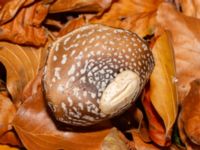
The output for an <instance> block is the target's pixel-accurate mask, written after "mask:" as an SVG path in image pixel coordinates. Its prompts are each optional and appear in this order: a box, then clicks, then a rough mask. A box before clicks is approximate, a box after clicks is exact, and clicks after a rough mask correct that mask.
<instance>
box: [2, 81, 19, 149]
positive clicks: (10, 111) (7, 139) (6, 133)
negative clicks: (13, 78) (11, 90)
mask: <svg viewBox="0 0 200 150" xmlns="http://www.w3.org/2000/svg"><path fill="white" fill-rule="evenodd" d="M15 113H16V108H15V106H14V104H13V103H12V101H11V99H10V98H9V94H8V92H7V90H6V85H5V84H3V82H2V81H0V144H9V145H15V146H19V145H20V142H19V139H18V137H17V136H16V134H15V132H13V127H12V121H13V118H14V115H15Z"/></svg>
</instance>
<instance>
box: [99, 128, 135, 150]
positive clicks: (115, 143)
mask: <svg viewBox="0 0 200 150" xmlns="http://www.w3.org/2000/svg"><path fill="white" fill-rule="evenodd" d="M101 150H136V149H135V145H134V142H133V141H129V140H127V139H126V137H125V136H124V135H123V133H121V132H120V131H118V130H117V129H116V128H113V129H112V130H111V131H110V133H109V134H108V135H107V136H106V137H105V139H104V141H103V144H102V147H101Z"/></svg>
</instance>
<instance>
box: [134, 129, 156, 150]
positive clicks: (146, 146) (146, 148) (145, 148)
mask: <svg viewBox="0 0 200 150" xmlns="http://www.w3.org/2000/svg"><path fill="white" fill-rule="evenodd" d="M131 134H132V136H133V141H134V143H135V148H136V149H137V150H160V148H158V147H157V146H155V145H153V144H152V143H146V142H144V141H143V140H142V139H141V138H140V133H139V132H138V131H137V130H135V129H133V130H131Z"/></svg>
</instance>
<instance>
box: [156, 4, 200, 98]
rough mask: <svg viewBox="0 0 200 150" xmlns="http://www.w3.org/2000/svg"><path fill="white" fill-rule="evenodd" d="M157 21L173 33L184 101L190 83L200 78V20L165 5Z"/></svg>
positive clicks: (160, 10)
mask: <svg viewBox="0 0 200 150" xmlns="http://www.w3.org/2000/svg"><path fill="white" fill-rule="evenodd" d="M166 12H167V15H166ZM172 20H173V21H172ZM157 21H158V23H159V24H160V25H161V26H162V27H164V28H165V29H167V30H169V31H170V32H171V33H172V42H173V43H172V44H173V47H174V52H175V59H176V70H177V78H178V92H179V100H181V101H182V100H183V99H184V97H185V96H186V95H187V93H188V92H189V90H190V82H191V81H193V80H195V79H197V78H199V77H200V69H199V68H200V61H199V57H200V49H199V47H200V26H199V24H200V20H199V19H196V18H193V17H187V16H184V15H183V14H181V13H178V12H177V11H176V10H175V8H174V7H173V6H172V5H170V4H168V3H163V4H161V5H160V7H159V9H158V12H157Z"/></svg>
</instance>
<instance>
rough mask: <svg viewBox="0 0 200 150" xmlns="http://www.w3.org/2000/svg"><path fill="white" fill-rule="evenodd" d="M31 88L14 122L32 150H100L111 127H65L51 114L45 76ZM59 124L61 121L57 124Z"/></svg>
mask: <svg viewBox="0 0 200 150" xmlns="http://www.w3.org/2000/svg"><path fill="white" fill-rule="evenodd" d="M29 85H32V86H33V89H32V88H26V89H31V90H32V92H28V93H32V95H30V96H29V97H28V98H27V100H26V101H25V102H24V103H23V104H22V105H21V107H20V108H19V109H18V112H17V115H16V116H15V118H14V121H13V125H14V128H15V129H16V131H17V133H18V135H19V137H20V139H21V140H22V143H23V144H24V146H25V147H26V148H27V149H31V150H38V149H42V150H55V149H66V150H76V149H77V150H99V148H100V146H101V143H102V141H103V139H104V137H105V136H106V135H107V134H108V132H109V130H108V129H104V130H98V131H88V132H72V131H66V130H61V129H59V128H58V127H56V125H55V122H54V121H53V120H52V118H51V117H50V116H49V114H48V112H47V110H46V105H45V102H44V99H43V93H42V90H41V75H40V76H38V77H37V78H36V79H35V81H34V83H33V84H29ZM56 124H57V125H58V124H59V123H58V122H57V123H56Z"/></svg>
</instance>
